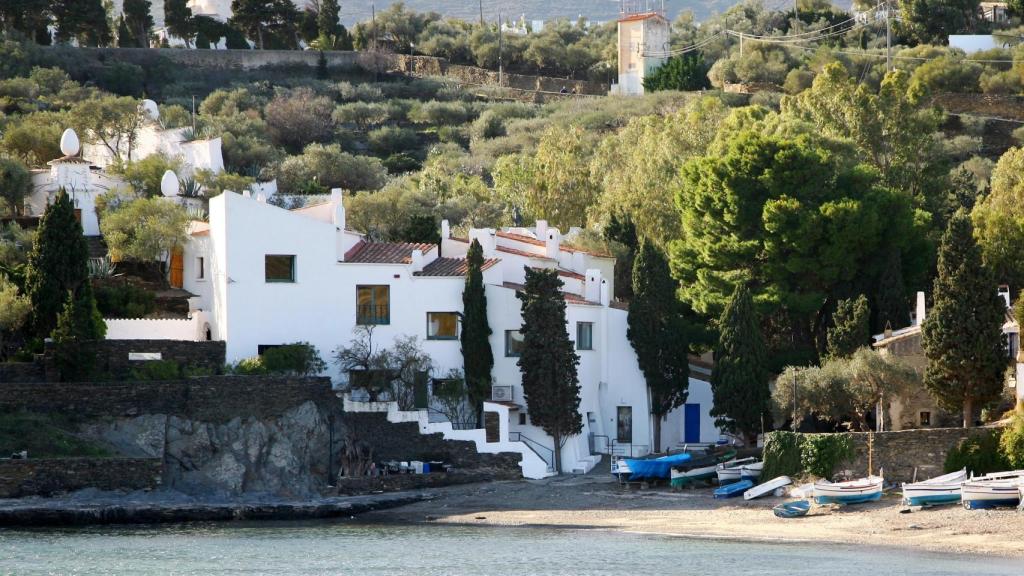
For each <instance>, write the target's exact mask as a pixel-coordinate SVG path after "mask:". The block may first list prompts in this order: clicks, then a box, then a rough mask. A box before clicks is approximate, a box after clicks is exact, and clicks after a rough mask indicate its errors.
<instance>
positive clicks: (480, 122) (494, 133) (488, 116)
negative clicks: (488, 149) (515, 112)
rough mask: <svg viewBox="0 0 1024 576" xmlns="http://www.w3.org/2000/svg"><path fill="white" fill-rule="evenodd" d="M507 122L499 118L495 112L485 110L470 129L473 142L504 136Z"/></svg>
mask: <svg viewBox="0 0 1024 576" xmlns="http://www.w3.org/2000/svg"><path fill="white" fill-rule="evenodd" d="M506 133H507V132H506V131H505V120H504V119H503V118H501V117H500V116H498V114H497V113H496V112H495V111H494V110H485V111H484V113H483V114H481V115H480V117H479V118H477V119H476V120H474V121H473V124H472V126H470V129H469V136H470V138H471V139H473V140H487V139H490V138H497V137H498V136H504V135H505V134H506Z"/></svg>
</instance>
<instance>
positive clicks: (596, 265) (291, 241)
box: [184, 191, 720, 475]
mask: <svg viewBox="0 0 1024 576" xmlns="http://www.w3.org/2000/svg"><path fill="white" fill-rule="evenodd" d="M468 236H469V237H468V238H456V237H453V236H452V234H451V232H450V230H449V229H448V226H447V223H444V224H443V226H442V241H441V244H440V246H438V245H434V244H408V243H378V242H370V241H368V240H367V239H366V238H364V237H363V236H362V235H360V234H358V233H356V232H353V231H351V230H349V229H347V228H346V227H345V208H344V206H343V204H342V199H341V193H340V191H335V192H334V193H333V194H332V197H331V200H330V201H329V202H327V203H324V204H320V205H316V206H312V207H308V208H303V209H298V210H285V209H282V208H278V207H275V206H273V205H270V204H268V203H266V202H265V201H264V200H263V198H262V197H259V198H253V197H251V195H248V194H246V195H239V194H235V193H231V192H227V193H224V194H222V195H220V196H218V197H216V198H213V199H212V200H211V201H210V212H209V223H208V224H207V223H196V224H194V225H193V228H192V232H191V241H190V242H189V244H188V245H187V246H186V248H185V255H184V288H185V289H186V290H188V291H189V292H191V293H192V294H195V295H196V297H195V298H193V299H192V301H191V302H192V308H193V318H196V319H197V321H202V322H203V323H204V325H203V326H201V327H200V329H199V330H196V331H193V332H192V333H195V332H198V333H200V334H205V335H207V336H208V337H209V338H211V339H215V340H223V341H225V342H226V350H227V358H228V360H229V361H237V360H240V359H243V358H247V357H252V356H256V355H257V354H259V353H260V351H261V349H266V347H268V346H274V345H281V344H287V343H292V342H298V341H306V342H309V343H311V344H313V345H315V346H316V347H317V348H318V349H319V350H320V351H321V354H322V355H323V356H325V357H327V356H328V355H330V353H331V352H332V351H333V350H335V349H336V348H337V347H338V346H340V345H348V344H349V343H350V342H351V341H352V340H353V338H354V337H355V335H354V329H355V328H356V327H357V326H359V325H372V326H373V338H374V341H375V342H377V343H379V344H381V345H383V346H390V344H391V342H392V341H393V339H394V338H396V337H399V336H406V335H412V336H416V337H418V338H419V340H420V341H421V345H422V348H423V350H424V351H425V352H426V353H428V354H429V355H430V357H431V359H432V362H433V365H434V372H433V376H434V377H439V378H443V377H444V376H445V375H447V373H448V372H449V370H452V369H455V370H461V368H462V353H461V349H460V344H459V340H458V334H459V313H460V312H461V310H462V291H463V287H464V285H465V273H466V260H465V255H466V251H467V250H468V248H469V243H470V241H471V239H476V240H478V241H479V242H480V244H481V245H482V247H483V249H484V257H485V258H486V264H485V266H484V271H483V279H484V283H485V285H486V294H487V312H488V320H489V322H490V326H491V329H492V331H493V335H492V336H491V342H490V343H491V348H492V350H493V352H494V358H495V366H494V371H493V374H492V375H493V380H494V389H493V397H494V399H495V400H497V401H501V403H502V404H501V410H500V413H501V414H502V415H503V417H505V418H507V420H508V421H507V422H504V423H502V426H503V430H507V431H508V432H509V433H510V434H512V435H516V436H521V437H522V438H523V439H524V440H523V441H524V442H526V441H527V440H529V441H530V442H529V443H531V444H533V445H534V446H538V445H539V446H540V447H537V448H535V449H536V450H538V454H539V455H540V456H541V457H546V458H550V453H548V454H542V452H545V450H549V449H550V448H552V444H551V442H552V441H551V439H550V438H549V437H547V436H546V435H545V434H544V433H543V431H541V430H540V429H539V428H537V427H535V426H533V425H532V424H531V422H530V418H529V409H528V408H527V405H526V402H525V400H524V398H523V392H522V386H521V375H520V371H519V368H518V367H517V366H516V360H517V355H518V345H519V343H520V338H521V337H520V333H519V329H520V327H521V324H522V318H521V315H520V302H519V300H518V299H517V298H516V297H515V295H516V290H517V289H520V288H521V285H522V282H523V281H524V277H525V272H524V266H533V267H538V268H550V269H556V270H558V272H559V276H560V277H561V279H562V280H563V282H564V284H565V285H564V288H563V291H564V293H565V298H566V303H567V321H568V322H567V326H566V330H567V331H568V333H569V336H570V338H571V339H572V340H573V341H575V344H576V349H577V352H578V354H579V357H580V365H579V379H580V384H581V388H582V391H581V400H582V401H581V404H580V413H581V416H582V420H583V423H584V431H583V434H581V435H580V436H578V437H576V438H573V439H570V440H569V441H568V443H567V444H566V446H565V447H564V449H563V452H562V455H563V461H562V468H563V470H566V471H573V470H576V471H586V470H590V469H591V468H592V467H593V466H594V465H595V464H596V463H597V462H598V461H599V459H600V455H599V454H598V453H599V452H604V451H606V450H607V449H608V447H609V446H611V445H614V446H615V447H616V451H617V452H619V453H625V454H627V455H628V454H630V453H632V454H634V455H643V454H646V453H647V452H649V451H650V447H651V445H652V444H653V438H652V433H653V432H652V430H653V427H652V422H651V417H650V415H649V414H650V410H649V404H648V394H647V389H646V384H645V381H644V378H643V375H642V374H641V372H640V370H639V368H638V366H637V360H636V355H635V353H634V352H633V349H632V346H631V345H630V343H629V341H628V340H627V338H626V311H625V309H624V307H623V306H621V305H619V304H616V303H614V302H612V301H611V294H612V293H613V290H612V289H613V286H612V271H613V268H614V260H613V259H612V258H611V257H608V256H604V255H600V254H592V253H589V252H586V251H583V250H578V249H574V248H571V247H569V246H566V245H564V244H563V243H562V241H563V238H562V235H561V233H560V232H559V230H558V229H556V228H553V227H549V226H547V225H546V223H545V222H543V221H540V222H537V225H536V226H535V227H534V228H511V229H503V230H493V229H476V230H471V231H470V232H469V235H468ZM329 372H330V375H331V376H332V378H334V379H335V381H336V382H340V383H344V382H347V380H348V374H343V373H341V372H340V370H339V369H338V368H337V367H336V366H331V367H330V369H329ZM689 402H690V403H689V404H687V405H686V406H685V407H683V408H681V409H679V410H678V411H676V413H674V414H672V415H670V417H669V418H668V419H667V421H666V423H665V425H663V428H662V434H663V439H662V445H663V446H676V445H679V444H683V443H690V444H693V443H706V442H714V441H716V440H718V438H719V435H720V434H719V431H718V429H716V428H715V426H714V423H713V420H712V419H711V418H710V416H709V414H708V413H709V411H710V408H711V390H710V387H709V385H708V383H707V376H706V374H702V373H700V372H699V371H697V372H695V377H691V379H690V400H689ZM549 464H550V462H549ZM524 473H527V471H526V468H525V467H524ZM528 475H529V473H528Z"/></svg>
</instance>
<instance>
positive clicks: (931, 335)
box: [921, 211, 1009, 428]
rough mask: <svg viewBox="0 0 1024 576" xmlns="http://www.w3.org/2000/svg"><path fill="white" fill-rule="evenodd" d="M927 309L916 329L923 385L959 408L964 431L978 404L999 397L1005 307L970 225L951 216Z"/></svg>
mask: <svg viewBox="0 0 1024 576" xmlns="http://www.w3.org/2000/svg"><path fill="white" fill-rule="evenodd" d="M933 290H934V292H933V300H934V303H933V304H932V309H931V310H930V311H929V312H928V315H927V316H926V317H925V321H924V324H923V325H922V327H921V344H922V346H923V347H924V352H925V356H926V357H927V358H928V366H927V368H926V369H925V373H924V385H925V387H926V388H927V389H928V391H929V392H930V393H931V395H932V396H933V397H934V398H935V400H936V401H937V402H938V403H939V405H940V406H942V407H943V408H944V409H946V410H951V411H952V410H961V411H962V412H963V421H964V427H965V428H968V427H970V426H971V424H972V423H973V422H974V412H975V409H976V408H977V407H979V406H980V405H982V404H984V403H986V402H989V401H991V400H994V399H996V398H998V397H999V394H1000V393H1001V392H1002V389H1003V371H1004V370H1005V369H1006V366H1007V365H1008V364H1009V358H1008V357H1007V353H1006V338H1005V336H1004V335H1003V330H1002V326H1003V322H1004V320H1005V317H1006V304H1005V302H1004V301H1003V299H1002V298H1000V297H999V295H998V294H997V291H996V283H995V281H994V280H993V278H992V274H991V273H990V272H989V271H988V270H987V269H986V268H985V267H984V266H983V265H982V261H981V250H980V249H979V248H978V245H977V243H976V242H975V240H974V226H973V225H972V224H971V219H970V217H969V216H968V215H967V213H966V212H964V211H959V212H957V213H956V214H954V215H953V217H952V218H950V220H949V224H948V225H947V227H946V232H945V234H943V236H942V243H941V244H940V245H939V264H938V275H937V276H936V278H935V284H934V289H933Z"/></svg>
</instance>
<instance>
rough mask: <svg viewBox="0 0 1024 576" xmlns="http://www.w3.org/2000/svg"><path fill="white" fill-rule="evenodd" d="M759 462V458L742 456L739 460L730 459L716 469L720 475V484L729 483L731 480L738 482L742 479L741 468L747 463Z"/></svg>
mask: <svg viewBox="0 0 1024 576" xmlns="http://www.w3.org/2000/svg"><path fill="white" fill-rule="evenodd" d="M755 462H757V458H740V459H739V460H729V461H728V462H723V463H721V464H719V465H718V469H717V470H715V474H716V475H717V476H718V483H719V484H728V483H729V482H737V481H739V480H741V477H740V474H741V471H740V468H741V467H742V466H744V465H746V464H753V463H755Z"/></svg>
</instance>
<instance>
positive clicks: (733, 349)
mask: <svg viewBox="0 0 1024 576" xmlns="http://www.w3.org/2000/svg"><path fill="white" fill-rule="evenodd" d="M719 331H720V333H719V337H718V347H717V348H716V349H715V367H714V369H713V370H712V372H711V391H712V394H713V397H714V403H715V405H714V407H713V408H712V409H711V415H712V416H715V417H716V419H715V424H716V425H718V426H719V427H721V428H724V429H726V430H729V431H731V432H737V433H741V434H743V435H744V436H745V437H746V438H747V439H748V440H752V439H753V438H755V437H756V436H757V433H758V431H759V430H760V429H761V426H762V424H763V418H764V416H765V415H766V414H767V413H768V410H769V407H770V403H771V391H770V390H769V387H768V379H769V376H770V374H769V371H768V368H767V362H768V352H767V348H766V346H765V341H764V336H763V335H762V334H761V327H760V326H759V325H758V319H757V314H756V312H755V311H754V300H753V298H752V297H751V295H750V290H749V289H748V288H747V287H746V285H745V284H742V283H740V284H737V286H736V289H735V291H733V294H732V298H730V300H729V302H728V304H726V306H725V310H724V311H723V312H722V318H721V320H720V321H719Z"/></svg>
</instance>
